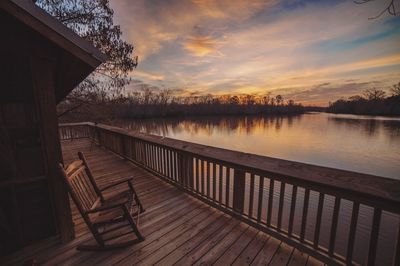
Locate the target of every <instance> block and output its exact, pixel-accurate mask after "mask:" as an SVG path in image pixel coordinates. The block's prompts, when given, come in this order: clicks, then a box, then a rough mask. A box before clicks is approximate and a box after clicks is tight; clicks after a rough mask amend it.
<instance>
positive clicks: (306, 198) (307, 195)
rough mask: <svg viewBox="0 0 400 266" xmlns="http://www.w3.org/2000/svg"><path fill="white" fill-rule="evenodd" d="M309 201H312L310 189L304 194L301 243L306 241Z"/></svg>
mask: <svg viewBox="0 0 400 266" xmlns="http://www.w3.org/2000/svg"><path fill="white" fill-rule="evenodd" d="M309 201H310V190H309V189H308V188H306V189H305V193H304V202H303V215H302V217H301V230H300V241H302V242H303V241H304V236H305V232H306V224H307V213H308V203H309Z"/></svg>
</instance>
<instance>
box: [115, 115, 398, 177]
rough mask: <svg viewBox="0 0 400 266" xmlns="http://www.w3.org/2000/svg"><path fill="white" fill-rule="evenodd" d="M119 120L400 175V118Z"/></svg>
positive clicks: (169, 133) (164, 132)
mask: <svg viewBox="0 0 400 266" xmlns="http://www.w3.org/2000/svg"><path fill="white" fill-rule="evenodd" d="M115 124H116V125H118V126H121V127H125V128H128V129H132V130H135V131H141V132H146V133H149V134H155V135H161V136H165V137H170V138H174V139H180V140H186V141H190V142H195V143H200V144H205V145H210V146H215V147H221V148H227V149H231V150H237V151H243V152H248V153H254V154H258V155H265V156H270V157H276V158H282V159H286V160H292V161H298V162H304V163H311V164H315V165H322V166H328V167H334V168H339V169H345V170H351V171H356V172H361V173H368V174H374V175H378V176H384V177H390V178H395V179H400V118H385V117H371V116H354V115H334V114H327V113H311V114H304V115H299V116H295V117H200V118H199V117H196V118H191V119H162V120H134V121H123V122H117V123H115Z"/></svg>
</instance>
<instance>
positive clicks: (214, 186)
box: [213, 162, 217, 200]
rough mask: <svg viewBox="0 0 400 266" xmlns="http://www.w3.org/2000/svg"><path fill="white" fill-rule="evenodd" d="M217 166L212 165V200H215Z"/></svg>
mask: <svg viewBox="0 0 400 266" xmlns="http://www.w3.org/2000/svg"><path fill="white" fill-rule="evenodd" d="M216 190H217V164H216V163H215V162H214V163H213V199H214V200H217V194H216V193H217V191H216Z"/></svg>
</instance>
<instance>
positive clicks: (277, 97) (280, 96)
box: [275, 94, 283, 105]
mask: <svg viewBox="0 0 400 266" xmlns="http://www.w3.org/2000/svg"><path fill="white" fill-rule="evenodd" d="M275 100H276V104H277V105H281V104H283V96H282V95H280V94H278V95H276V96H275Z"/></svg>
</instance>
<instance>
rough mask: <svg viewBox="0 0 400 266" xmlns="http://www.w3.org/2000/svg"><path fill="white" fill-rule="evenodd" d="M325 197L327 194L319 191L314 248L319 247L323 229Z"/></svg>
mask: <svg viewBox="0 0 400 266" xmlns="http://www.w3.org/2000/svg"><path fill="white" fill-rule="evenodd" d="M324 199H325V194H324V193H319V199H318V210H317V221H316V222H315V231H314V248H315V249H318V243H319V233H320V230H321V220H322V210H323V206H324Z"/></svg>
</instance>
